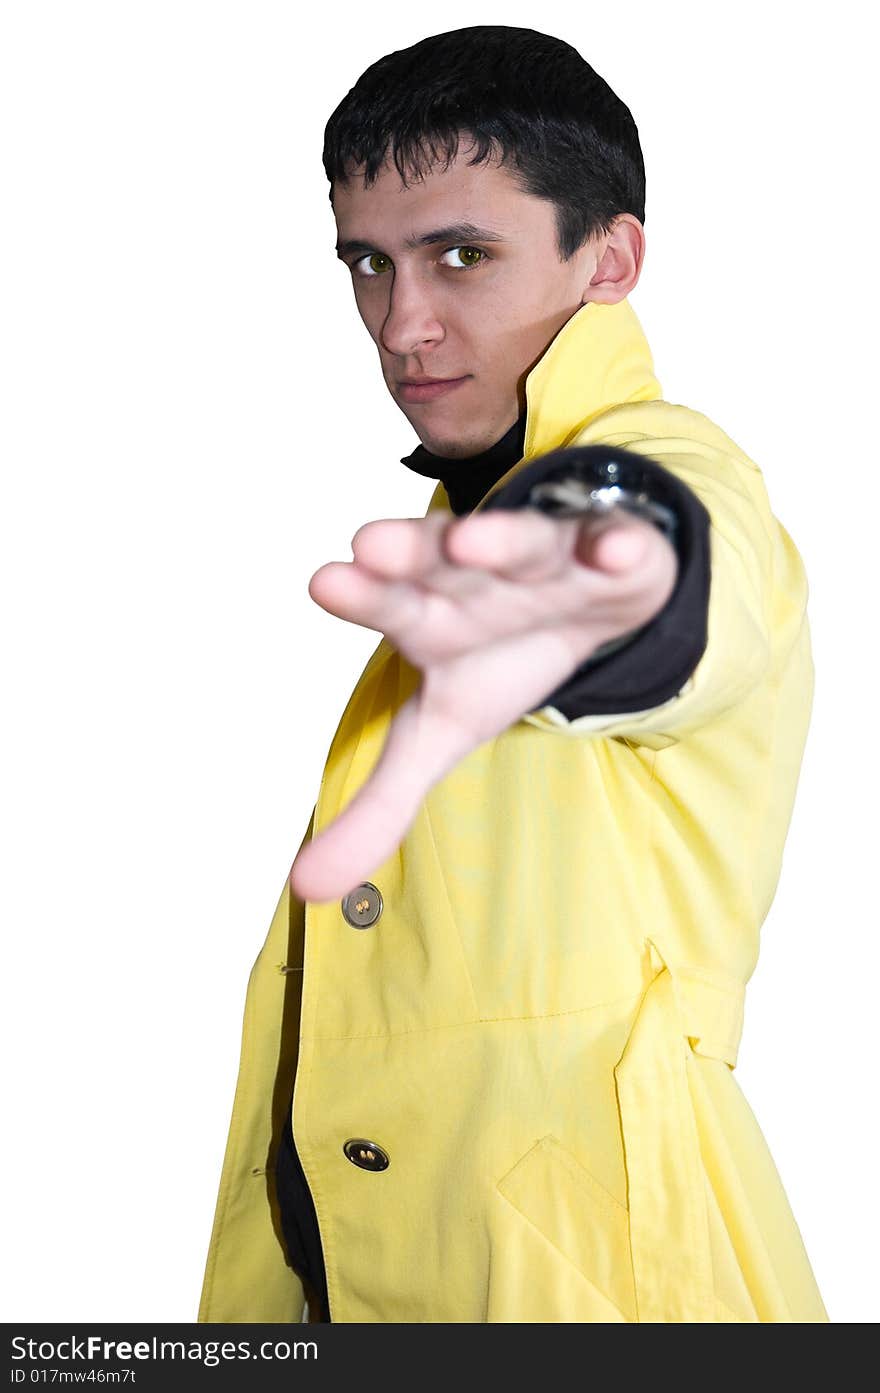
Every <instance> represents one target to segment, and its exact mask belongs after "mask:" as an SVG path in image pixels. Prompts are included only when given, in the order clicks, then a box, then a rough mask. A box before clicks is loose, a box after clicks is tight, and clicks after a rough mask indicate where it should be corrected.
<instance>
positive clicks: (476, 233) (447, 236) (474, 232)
mask: <svg viewBox="0 0 880 1393" xmlns="http://www.w3.org/2000/svg"><path fill="white" fill-rule="evenodd" d="M504 240H505V239H504V237H502V235H501V233H500V232H493V231H492V229H491V228H489V227H477V226H476V224H475V223H472V222H454V223H449V224H448V225H447V226H446V227H435V228H434V230H433V232H423V233H422V234H421V236H419V237H407V238H406V239H405V240H404V244H403V245H404V246H405V247H407V248H408V249H410V250H415V248H416V247H429V246H431V245H433V243H434V242H453V243H455V244H458V243H459V242H503V241H504ZM352 252H358V253H359V254H360V255H361V256H363V255H364V254H365V253H367V252H379V254H380V255H381V256H384V255H385V253H384V252H382V251H380V249H379V248H378V247H374V246H373V245H372V243H371V242H363V241H361V239H360V238H358V237H355V238H349V239H348V240H346V241H345V242H337V243H336V255H337V256H338V257H344V256H350V255H351V253H352Z"/></svg>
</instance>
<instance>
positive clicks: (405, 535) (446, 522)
mask: <svg viewBox="0 0 880 1393" xmlns="http://www.w3.org/2000/svg"><path fill="white" fill-rule="evenodd" d="M458 525H459V519H457V518H453V519H450V517H449V515H448V513H441V512H434V513H429V514H428V515H427V516H426V517H424V518H381V519H378V520H376V521H375V522H367V523H364V525H363V527H359V528H358V530H357V532H356V533H355V534H354V536H353V537H352V539H351V549H352V553H353V555H354V557H355V560H356V561H357V562H358V563H359V564H360V565H362V566H364V567H366V569H367V570H369V571H371V572H372V573H373V574H374V575H377V576H383V577H385V578H387V579H406V580H409V581H417V582H419V583H420V584H421V585H422V586H424V587H426V588H428V589H430V590H433V591H435V592H436V593H438V594H443V595H449V596H452V597H460V596H467V595H470V594H472V593H474V592H475V591H478V590H480V589H482V588H483V587H484V586H485V584H486V583H487V580H488V577H487V574H486V570H485V568H484V567H481V566H469V565H466V564H464V563H463V562H461V561H460V560H459V559H457V558H455V557H453V556H451V555H450V554H449V552H448V545H447V543H448V537H449V535H450V533H451V532H452V531H454V530H455V529H456V528H457V526H458Z"/></svg>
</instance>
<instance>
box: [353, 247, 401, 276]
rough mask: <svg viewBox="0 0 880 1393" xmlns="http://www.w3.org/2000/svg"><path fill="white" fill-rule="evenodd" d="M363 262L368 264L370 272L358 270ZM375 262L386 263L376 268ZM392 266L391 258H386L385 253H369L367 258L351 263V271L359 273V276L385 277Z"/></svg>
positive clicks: (360, 257) (361, 257) (363, 257)
mask: <svg viewBox="0 0 880 1393" xmlns="http://www.w3.org/2000/svg"><path fill="white" fill-rule="evenodd" d="M362 261H363V262H366V264H367V265H368V266H369V267H370V269H369V270H368V271H364V270H358V267H359V266H360V264H361V262H362ZM373 262H384V265H380V266H374V265H373ZM390 265H391V257H390V256H385V254H384V253H383V252H368V253H367V255H366V256H359V257H358V259H357V261H353V262H352V263H351V269H352V271H357V274H358V275H359V276H367V277H372V276H381V275H384V273H385V272H386V271H387V270H388V268H389V266H390Z"/></svg>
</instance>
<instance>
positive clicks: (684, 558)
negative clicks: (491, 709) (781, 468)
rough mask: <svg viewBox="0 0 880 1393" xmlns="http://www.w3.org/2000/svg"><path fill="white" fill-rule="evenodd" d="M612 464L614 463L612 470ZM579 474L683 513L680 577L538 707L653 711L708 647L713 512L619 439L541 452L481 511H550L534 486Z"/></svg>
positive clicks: (585, 712) (678, 532)
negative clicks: (656, 607) (633, 625)
mask: <svg viewBox="0 0 880 1393" xmlns="http://www.w3.org/2000/svg"><path fill="white" fill-rule="evenodd" d="M609 464H611V465H613V466H614V468H613V470H612V471H611V473H610V475H609V472H608V468H607V466H608V465H609ZM572 476H574V477H576V478H578V479H581V480H583V482H584V483H587V484H589V485H590V486H592V487H598V486H600V485H607V484H609V483H611V482H614V483H617V484H620V485H621V486H622V487H624V488H633V489H635V490H636V492H645V493H647V494H648V495H649V497H650V498H652V499H655V500H656V501H657V502H660V503H663V504H665V505H666V506H667V507H668V508H671V509H672V511H673V512H674V514H675V519H676V522H675V533H674V537H673V542H674V545H675V548H676V551H677V552H678V579H677V581H676V584H675V589H674V590H673V592H672V594H671V595H670V597H669V599H668V600H667V602H666V604H665V605H664V607H663V609H662V610H660V612H659V613H658V614H656V615H655V616H654V618H653V619H651V620H649V621H648V623H647V624H645V625H643V626H642V628H640V629H637V630H636V631H635V632H634V633H633V634H631V635H626V636H624V637H623V638H622V639H615V640H613V641H612V643H611V644H608V645H603V646H602V648H600V649H597V650H596V652H595V653H594V654H593V655H592V656H591V657H590V658H588V659H587V660H586V662H584V663H582V664H581V665H580V667H578V668H576V669H575V671H574V672H573V673H572V674H571V676H570V677H568V678H566V680H565V681H564V682H563V683H561V684H560V685H559V686H558V687H556V688H555V689H554V690H553V691H552V692H550V693H549V694H548V695H547V696H546V697H544V699H543V700H542V701H540V702H539V703H538V704H537V706H535V707H533V708H532V710H533V711H537V710H539V709H540V708H541V707H542V706H554V707H555V708H556V709H557V710H558V711H561V712H562V715H563V716H565V718H566V720H569V721H573V720H576V719H577V717H578V716H593V715H613V714H614V713H616V712H618V711H619V712H628V711H646V710H649V709H650V708H651V707H652V706H659V705H661V704H662V703H663V702H664V701H668V700H669V699H670V698H671V697H674V696H676V695H677V693H678V692H679V691H680V690H681V688H682V687H683V686H684V683H685V682H686V681H687V679H688V677H690V675H691V673H692V672H693V671H694V669H695V668H696V666H697V663H698V662H699V661H700V658H701V657H702V656H703V653H704V652H705V649H706V642H707V638H708V619H709V583H710V559H709V527H710V521H711V520H710V517H709V513H708V510H707V509H706V507H705V506H704V504H703V503H702V502H701V501H700V499H699V498H698V497H697V495H696V494H695V493H694V491H693V490H692V489H690V488H688V486H687V484H685V483H684V482H683V480H681V479H679V478H678V477H677V475H675V474H673V473H671V472H670V471H669V470H668V469H664V468H663V466H662V465H660V464H658V463H657V462H656V460H652V459H647V458H646V457H645V456H644V455H640V454H636V453H635V452H634V451H631V450H625V449H623V448H622V447H620V446H613V445H574V446H569V447H566V448H563V449H559V450H552V451H550V452H549V453H548V454H546V455H539V456H538V458H537V459H535V460H532V461H531V462H530V463H529V464H528V465H525V466H524V467H523V468H522V469H520V470H519V471H518V472H517V473H516V474H515V475H514V477H513V478H512V479H511V481H510V483H509V484H506V485H505V486H504V487H503V488H501V489H499V490H498V491H497V493H495V494H493V495H492V497H491V498H489V499H488V500H487V502H486V503H485V504H484V505H483V508H482V509H481V511H485V510H486V509H489V508H510V509H515V508H525V507H537V508H540V509H541V511H550V509H548V508H547V507H546V505H544V504H542V503H540V502H537V501H536V502H534V503H532V502H531V501H530V498H529V494H530V491H531V489H532V488H533V486H534V485H535V484H537V483H543V482H544V481H545V480H554V481H555V480H557V479H564V478H569V477H572ZM609 650H610V651H609Z"/></svg>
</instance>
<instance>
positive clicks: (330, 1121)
mask: <svg viewBox="0 0 880 1393" xmlns="http://www.w3.org/2000/svg"><path fill="white" fill-rule="evenodd" d="M526 392H527V424H526V436H525V447H524V455H523V460H522V461H520V463H519V464H517V465H515V466H514V467H513V469H511V470H510V471H508V473H507V474H506V475H505V476H504V478H503V479H501V480H499V481H498V483H497V484H496V485H495V486H494V487H493V488H492V489H490V490H489V492H488V493H487V494H486V496H485V497H489V496H490V495H491V494H493V493H494V492H495V490H496V489H499V488H500V487H501V486H502V484H504V483H505V482H507V481H509V480H510V479H511V478H512V477H513V475H514V474H515V473H516V471H517V470H518V469H519V468H521V467H522V466H523V465H524V464H525V463H526V462H527V461H528V460H530V459H533V458H534V457H535V456H537V455H541V454H544V453H546V452H548V451H550V450H552V449H555V448H557V447H559V446H563V445H572V444H598V443H605V444H613V445H617V446H622V447H624V448H626V449H628V450H631V451H635V452H638V453H641V454H643V455H645V456H647V457H648V458H650V459H652V460H655V461H657V462H658V463H659V464H661V465H662V466H663V467H665V468H666V469H667V470H670V471H672V472H673V473H674V474H676V475H677V476H678V477H679V478H680V479H682V480H683V481H684V482H685V483H686V484H688V485H689V486H690V488H691V489H693V490H694V491H695V492H696V494H697V495H698V497H699V498H700V499H701V500H702V502H703V504H704V505H705V507H706V508H707V509H708V511H709V514H710V519H711V528H710V558H711V586H710V600H709V615H708V642H707V646H706V649H705V652H704V654H703V656H702V658H701V659H700V661H699V663H698V664H697V666H696V668H695V670H694V672H693V674H692V675H691V677H690V678H689V679H688V680H687V681H686V682H685V683H684V686H683V687H682V689H681V691H680V692H679V693H678V694H677V695H675V696H674V697H673V698H672V699H671V700H667V701H665V702H663V704H662V705H659V706H656V707H654V708H652V709H650V710H645V711H639V712H635V713H633V712H629V713H626V714H618V715H613V714H612V715H592V716H584V717H581V718H579V719H576V720H572V721H570V722H569V721H567V720H566V719H565V717H564V716H563V715H562V714H561V713H560V712H559V711H557V710H555V709H554V708H552V707H549V706H545V707H543V708H541V709H539V710H536V711H534V712H531V713H530V714H528V715H525V716H524V717H523V718H522V719H521V720H519V721H517V722H515V723H514V724H513V725H512V726H510V727H509V728H508V729H507V730H505V731H504V732H502V734H500V735H499V736H497V737H496V738H494V739H491V740H488V741H486V742H485V743H484V744H482V745H481V746H479V748H477V749H476V750H474V751H473V752H472V753H471V754H470V755H469V756H468V757H467V758H465V759H464V760H463V761H462V762H461V763H460V764H459V765H458V766H457V767H456V768H455V769H454V770H452V771H451V772H450V773H449V774H448V775H446V776H445V777H444V778H443V779H442V780H441V781H440V782H439V783H438V784H436V785H435V786H434V788H432V789H431V791H430V792H429V794H428V795H427V797H426V798H425V800H424V802H423V804H422V807H421V808H420V810H419V813H418V815H417V817H416V819H415V821H414V823H413V824H412V826H411V827H410V829H409V831H408V832H407V834H406V836H405V838H404V840H403V842H402V843H401V845H400V847H399V848H398V849H397V850H396V851H395V852H394V854H393V855H391V856H389V857H388V859H387V860H386V861H384V862H383V863H382V864H381V865H378V866H376V867H375V869H374V870H373V872H372V873H371V875H370V877H369V879H370V881H371V882H372V883H373V884H374V885H375V886H376V887H377V888H378V890H379V891H380V894H381V897H382V910H381V913H380V915H379V917H378V918H377V919H376V921H375V922H374V923H373V924H372V925H371V926H370V927H369V928H367V929H361V928H357V929H356V928H354V927H352V926H351V924H349V923H348V922H347V921H346V918H345V917H344V916H343V914H342V912H341V908H340V905H339V904H337V903H332V904H313V903H307V904H305V905H303V904H301V903H300V902H299V901H298V900H297V899H296V897H295V896H293V895H292V894H291V891H290V887H289V884H288V882H287V881H286V880H285V883H284V887H283V889H282V892H281V896H280V899H279V901H278V905H277V909H276V911H275V915H274V917H273V919H272V923H271V925H270V928H269V932H268V936H267V938H266V941H265V944H264V946H263V948H262V950H261V951H260V953H259V956H258V958H257V960H256V963H255V965H254V967H253V970H252V973H251V977H250V981H249V986H248V993H247V1000H246V1006H245V1019H244V1032H243V1040H242V1052H241V1067H240V1072H239V1076H238V1084H237V1088H236V1093H235V1101H234V1107H233V1113H232V1120H231V1126H230V1132H229V1140H228V1144H227V1149H226V1155H225V1160H224V1164H223V1171H222V1176H221V1182H220V1192H219V1197H218V1201H217V1209H216V1216H215V1221H214V1228H213V1233H212V1236H211V1243H210V1249H209V1253H208V1259H207V1268H206V1272H205V1278H204V1286H203V1291H202V1299H201V1305H200V1308H199V1317H198V1318H199V1320H200V1321H273V1322H282V1321H300V1320H302V1319H303V1310H304V1304H305V1303H304V1295H303V1286H302V1283H301V1282H300V1279H299V1277H298V1276H297V1274H296V1273H295V1272H294V1271H293V1270H292V1269H291V1268H290V1267H289V1266H288V1264H287V1262H286V1260H285V1255H284V1248H283V1244H282V1240H281V1237H280V1227H279V1223H278V1212H277V1201H276V1199H275V1195H274V1180H273V1170H274V1157H275V1153H276V1149H277V1144H278V1138H279V1134H280V1131H281V1128H282V1125H283V1122H284V1110H285V1106H286V1104H287V1102H288V1101H289V1096H290V1082H291V1079H292V1078H293V1077H294V1071H295V1078H296V1086H295V1091H294V1101H293V1132H294V1136H295V1138H296V1145H297V1149H298V1152H299V1155H300V1158H301V1161H302V1165H303V1169H304V1172H305V1175H306V1177H307V1179H308V1183H309V1187H310V1190H311V1193H312V1197H313V1200H314V1204H315V1211H316V1215H317V1219H318V1223H319V1227H320V1233H321V1241H322V1247H323V1253H324V1260H325V1265H326V1271H327V1282H328V1293H329V1303H330V1317H331V1320H332V1321H334V1322H340V1321H343V1322H344V1321H354V1322H424V1321H430V1322H434V1321H436V1322H445V1321H452V1322H464V1321H468V1322H487V1321H491V1322H495V1321H508V1322H511V1321H513V1322H551V1321H552V1322H555V1321H577V1322H580V1321H658V1322H663V1321H675V1322H679V1321H682V1322H691V1321H797V1322H799V1321H827V1319H828V1316H827V1314H826V1312H825V1309H824V1306H823V1303H822V1299H821V1296H820V1294H819V1291H818V1289H817V1286H816V1282H815V1280H814V1277H813V1273H812V1270H811V1267H810V1263H809V1260H808V1257H807V1254H806V1252H805V1250H804V1246H803V1243H802V1240H801V1236H800V1233H799V1231H798V1228H797V1224H796V1222H795V1219H794V1217H793V1215H792V1212H791V1210H790V1207H789V1204H788V1201H787V1198H786V1195H785V1191H784V1189H783V1186H782V1183H781V1181H780V1178H779V1176H778V1173H777V1171H776V1169H775V1166H774V1163H773V1160H772V1158H771V1156H770V1154H769V1151H768V1149H767V1146H766V1143H765V1141H764V1138H763V1136H762V1133H761V1131H760V1130H759V1127H758V1125H757V1122H756V1120H755V1118H754V1116H753V1114H752V1112H751V1110H750V1108H749V1105H748V1103H747V1101H746V1099H745V1097H744V1095H743V1094H742V1092H741V1091H740V1088H739V1085H738V1084H737V1082H736V1079H735V1077H734V1073H733V1070H734V1065H735V1064H736V1056H737V1046H738V1044H739V1040H740V1033H741V1029H742V1021H743V1001H744V993H745V985H746V982H747V981H748V979H749V977H750V976H751V973H752V971H753V969H754V967H755V963H756V960H757V956H758V947H759V931H760V928H761V924H762V921H763V920H764V918H765V916H766V914H767V911H768V909H769V907H770V904H771V902H772V899H773V895H774V892H775V888H776V884H777V880H778V877H779V873H780V867H781V858H782V851H783V845H784V841H785V837H786V833H787V830H788V825H789V820H790V816H791V810H792V805H793V800H794V797H795V791H796V785H797V780H798V775H799V768H800V763H801V757H802V753H803V746H804V741H805V738H806V733H807V727H808V723H809V718H810V710H811V704H812V692H813V664H812V657H811V650H810V640H809V631H808V624H807V618H806V602H807V582H806V578H805V574H804V569H803V565H802V562H801V558H800V556H799V554H798V552H797V550H796V548H795V546H794V545H793V543H792V540H791V538H790V537H789V536H788V534H787V532H786V531H785V529H784V528H783V527H782V526H781V524H780V523H779V522H778V521H777V519H776V518H775V516H774V515H773V514H772V512H771V510H770V506H769V503H768V499H767V495H766V492H765V487H764V483H763V479H762V475H761V473H760V471H759V469H758V467H757V466H756V465H755V464H754V463H753V462H752V461H751V460H750V459H749V458H748V457H747V456H746V455H745V454H744V453H743V452H742V450H741V449H739V447H738V446H737V445H736V444H735V443H734V442H733V440H731V439H730V437H729V436H727V435H726V434H725V433H724V432H723V431H722V430H721V429H719V427H718V426H716V425H714V424H713V423H712V422H711V421H710V420H708V419H707V418H706V417H705V416H703V415H701V414H700V413H699V412H696V411H693V410H690V409H689V408H687V407H685V406H680V405H676V404H674V403H671V402H666V401H664V400H662V396H661V388H660V385H659V383H658V381H657V380H656V378H655V377H654V372H653V362H652V357H651V353H650V350H649V347H648V344H647V342H646V339H645V337H644V334H643V331H642V328H641V325H640V323H639V321H638V319H637V317H636V315H635V313H634V311H633V309H632V307H631V305H630V303H629V301H628V300H622V301H621V302H619V303H618V304H616V305H602V304H595V303H589V304H586V305H583V306H582V307H581V308H580V309H579V310H578V311H577V313H576V314H575V315H574V316H573V317H572V318H571V319H569V321H568V322H567V323H566V324H565V325H564V326H563V328H562V329H561V330H560V331H559V333H558V334H557V336H556V337H555V338H554V339H553V341H552V343H551V344H550V346H549V347H548V349H547V350H546V352H545V353H544V355H543V356H542V358H541V359H540V360H539V362H538V363H537V364H536V365H535V367H534V368H533V369H532V371H531V373H530V374H529V377H528V380H527V384H526ZM482 502H485V498H484V499H483V500H482ZM481 506H482V503H481V504H480V505H478V509H479V507H481ZM435 508H446V509H448V508H449V504H448V500H447V497H446V493H445V490H444V489H443V486H442V485H440V484H438V486H437V488H436V489H435V491H434V495H433V497H432V499H431V502H430V504H429V509H428V510H429V511H430V510H431V509H435ZM420 680H421V676H420V673H419V672H418V671H417V670H415V669H414V668H413V667H412V666H410V665H409V664H408V663H407V662H406V660H405V659H403V658H402V657H401V656H400V655H399V654H398V653H397V652H396V651H395V650H394V649H393V648H392V646H391V645H390V644H389V642H388V641H387V640H386V639H384V638H383V639H382V641H381V642H380V643H379V645H378V647H377V648H376V650H375V652H374V653H373V655H372V657H371V658H370V660H369V662H368V663H367V665H366V667H365V669H364V671H363V673H362V675H361V677H360V679H359V681H358V683H357V685H356V687H355V690H354V692H353V694H352V696H351V698H350V700H349V702H348V705H347V707H346V709H345V711H344V714H343V716H342V719H341V721H340V724H339V727H338V730H337V732H336V735H335V736H334V739H333V741H332V744H331V747H330V751H329V754H328V758H327V762H326V766H325V770H324V775H323V779H322V781H321V786H320V790H319V793H318V798H317V801H316V804H315V808H314V810H313V814H312V820H311V821H310V823H309V827H308V828H307V830H306V834H305V835H306V837H308V836H309V835H311V832H312V829H313V828H315V829H321V828H322V827H324V826H325V825H326V824H328V823H329V822H331V821H332V820H333V819H334V818H335V817H336V815H337V813H339V812H340V810H341V809H342V808H343V807H344V806H345V805H346V804H347V803H348V801H349V800H350V799H351V798H352V797H353V796H354V794H355V792H356V791H357V790H358V788H359V787H360V786H361V785H362V784H363V782H364V781H365V779H366V778H367V776H368V775H369V773H370V771H371V769H372V768H373V766H374V764H375V762H376V760H377V758H378V755H379V752H380V750H381V748H382V745H383V743H384V740H385V737H386V734H387V731H388V726H389V722H390V721H391V719H392V717H393V715H394V713H395V712H396V711H397V710H398V708H399V707H400V706H401V704H402V703H403V702H404V701H405V700H406V698H407V697H408V696H409V695H410V694H411V693H412V691H413V690H414V688H415V686H416V685H417V684H418V682H419V681H420ZM351 1138H366V1139H368V1140H369V1141H371V1142H373V1143H375V1144H377V1145H378V1146H379V1147H381V1148H382V1149H383V1150H384V1151H385V1152H386V1153H387V1156H388V1159H389V1164H388V1165H387V1167H386V1168H385V1169H384V1170H368V1169H363V1168H361V1166H359V1165H356V1164H355V1165H353V1164H352V1163H351V1161H350V1160H349V1159H348V1156H347V1155H346V1153H345V1152H344V1150H343V1146H344V1144H345V1143H346V1141H348V1140H349V1139H351Z"/></svg>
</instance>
